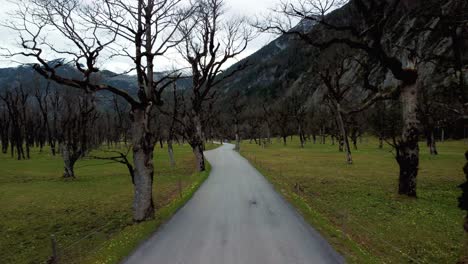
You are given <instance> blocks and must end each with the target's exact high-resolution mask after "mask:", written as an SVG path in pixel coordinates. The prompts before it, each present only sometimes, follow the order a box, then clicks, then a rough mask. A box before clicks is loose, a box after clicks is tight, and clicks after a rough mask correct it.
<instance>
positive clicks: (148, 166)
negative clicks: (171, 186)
mask: <svg viewBox="0 0 468 264" xmlns="http://www.w3.org/2000/svg"><path fill="white" fill-rule="evenodd" d="M149 108H150V107H149ZM150 110H151V109H141V108H136V109H133V110H132V143H133V164H134V175H133V177H134V191H135V196H134V200H133V220H134V221H135V222H143V221H145V220H149V219H153V218H154V203H153V175H154V166H153V151H154V145H155V142H154V137H153V135H152V133H151V132H150V130H149V124H148V122H149V119H150V115H149V113H150Z"/></svg>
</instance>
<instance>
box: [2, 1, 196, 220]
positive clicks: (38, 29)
mask: <svg viewBox="0 0 468 264" xmlns="http://www.w3.org/2000/svg"><path fill="white" fill-rule="evenodd" d="M191 14H192V9H190V8H189V9H187V10H186V9H182V1H180V0H169V1H166V0H165V1H157V0H138V1H131V2H128V1H123V0H96V1H91V2H84V1H79V0H72V1H68V0H67V1H64V0H29V1H25V2H19V3H18V8H17V12H16V17H15V18H16V20H15V21H12V22H11V23H10V24H9V27H10V28H11V29H13V30H15V31H16V32H17V33H18V34H19V36H20V37H19V41H20V46H19V47H18V48H19V49H20V51H10V52H9V54H8V55H9V56H12V57H13V56H23V57H29V58H33V59H35V60H36V61H37V64H36V65H35V66H34V69H35V70H36V71H37V72H38V73H39V74H40V75H41V76H43V77H44V78H46V79H48V80H51V81H54V82H56V83H58V84H62V85H65V86H69V87H73V88H77V89H81V90H83V91H86V92H89V93H94V92H100V91H108V92H110V93H113V94H115V95H117V96H119V97H121V98H122V99H124V100H125V101H126V102H127V103H128V104H129V105H130V106H131V110H130V114H131V124H132V145H133V161H134V179H135V181H134V189H135V198H134V203H133V218H134V221H136V222H141V221H145V220H147V219H151V218H153V217H154V204H153V198H152V184H153V174H154V166H153V149H154V145H155V139H154V134H153V132H152V125H153V124H152V123H153V118H152V116H151V115H152V110H153V108H154V107H155V106H156V105H159V104H161V103H162V102H161V100H160V95H161V93H162V92H163V90H164V89H165V88H166V87H167V86H168V85H170V84H169V82H170V81H168V79H167V78H164V77H162V78H160V79H159V80H155V67H156V65H155V59H156V58H159V57H161V56H163V55H164V54H165V53H167V51H168V50H169V49H171V48H173V47H175V46H176V45H178V44H179V43H180V42H181V41H182V39H183V37H184V36H176V31H177V29H178V28H179V26H180V25H181V23H182V22H183V21H185V20H186V19H187V18H188V17H189V16H190V15H191ZM49 30H53V31H54V32H55V33H56V34H59V35H60V37H61V39H63V41H64V43H65V44H64V46H65V47H63V46H59V45H52V43H51V42H50V41H49V40H48V39H47V38H45V36H46V34H47V33H48V31H49ZM116 42H120V43H124V45H116ZM45 51H47V52H45ZM106 53H107V54H108V55H109V54H113V56H123V57H126V58H128V59H129V60H130V61H132V62H133V67H132V68H133V69H134V70H135V72H136V74H137V87H138V88H137V89H138V90H137V91H135V93H134V94H137V96H138V98H134V97H133V96H131V95H130V94H129V93H128V92H127V91H125V90H123V89H120V88H118V87H115V86H112V85H109V84H106V83H103V82H102V81H99V80H97V82H93V80H96V79H97V78H96V76H97V74H98V73H99V72H100V69H99V67H98V64H99V62H100V61H102V59H103V57H105V56H106ZM50 54H53V55H50ZM53 56H60V57H66V58H67V60H65V61H64V62H63V63H57V64H51V63H50V61H51V60H52V58H53ZM63 65H69V66H73V67H74V68H75V70H76V72H77V75H78V76H74V77H70V76H66V75H64V74H62V73H61V72H60V71H59V70H60V69H61V68H62V67H63Z"/></svg>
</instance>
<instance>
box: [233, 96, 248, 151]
mask: <svg viewBox="0 0 468 264" xmlns="http://www.w3.org/2000/svg"><path fill="white" fill-rule="evenodd" d="M230 104H231V110H232V112H231V113H232V117H233V121H234V134H235V138H236V139H235V140H236V146H235V150H236V151H240V143H241V135H240V133H241V132H240V129H241V128H240V126H241V114H242V110H243V108H244V107H245V104H244V102H243V98H242V96H241V93H240V91H236V92H234V95H233V96H232V98H231V101H230Z"/></svg>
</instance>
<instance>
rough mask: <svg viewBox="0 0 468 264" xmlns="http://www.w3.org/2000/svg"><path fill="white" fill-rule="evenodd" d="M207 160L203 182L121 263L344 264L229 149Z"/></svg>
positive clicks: (268, 186) (261, 178)
mask: <svg viewBox="0 0 468 264" xmlns="http://www.w3.org/2000/svg"><path fill="white" fill-rule="evenodd" d="M206 157H207V159H208V160H209V162H210V163H211V165H212V172H211V175H210V177H209V178H208V179H207V181H206V182H205V183H204V184H203V185H202V186H201V187H200V189H199V190H198V191H197V192H196V193H195V195H194V197H193V198H192V199H191V200H190V201H189V202H188V203H187V204H186V205H185V206H184V207H183V208H182V209H181V210H180V211H178V212H177V213H176V214H175V215H174V217H173V218H172V219H171V220H170V221H169V222H168V223H167V224H166V225H164V226H163V227H162V228H161V229H160V230H159V231H158V232H156V233H155V234H154V235H153V236H152V237H151V238H150V239H148V240H147V241H146V242H144V243H143V244H142V245H141V246H140V247H139V248H137V249H136V250H135V252H133V254H132V255H131V256H130V257H128V258H127V259H126V260H125V261H124V263H127V264H134V263H135V264H137V263H138V264H150V263H151V264H275V263H277V264H294V263H297V264H299V263H304V264H313V263H320V264H321V263H344V259H343V258H342V257H341V256H340V255H338V254H337V253H336V252H335V251H334V250H333V249H332V248H331V247H330V246H329V244H328V243H327V242H326V241H325V240H324V239H323V238H322V237H321V236H320V235H319V234H318V233H317V232H316V231H315V230H314V229H312V228H311V227H310V226H309V225H308V224H307V223H306V222H305V221H304V220H303V219H302V217H301V216H300V215H299V214H298V213H297V212H296V211H295V209H294V208H292V207H291V206H290V205H289V204H288V203H287V202H285V201H284V200H283V198H282V197H280V196H279V195H278V194H277V193H276V192H275V190H274V189H273V187H272V186H271V185H270V184H269V183H268V182H267V181H266V180H265V178H264V177H263V176H262V175H261V174H260V173H259V172H258V171H257V170H256V169H255V168H253V167H252V166H251V165H250V164H249V162H248V161H247V160H245V159H244V158H242V157H241V156H240V155H239V154H238V153H236V152H235V151H234V150H233V145H230V144H225V145H223V146H222V147H220V148H218V149H215V150H211V151H208V152H206Z"/></svg>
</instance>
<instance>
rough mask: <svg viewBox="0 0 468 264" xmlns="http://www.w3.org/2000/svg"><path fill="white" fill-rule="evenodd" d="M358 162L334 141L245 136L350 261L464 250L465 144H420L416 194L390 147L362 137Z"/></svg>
mask: <svg viewBox="0 0 468 264" xmlns="http://www.w3.org/2000/svg"><path fill="white" fill-rule="evenodd" d="M358 147H359V150H357V151H354V152H353V158H354V161H355V164H354V165H351V166H349V165H346V163H345V158H344V154H343V153H340V152H338V151H337V146H331V145H330V144H325V145H320V144H316V145H314V144H312V143H309V144H307V146H306V148H305V149H301V148H300V147H299V144H298V142H297V141H296V139H294V140H293V141H292V142H288V146H283V145H282V144H281V143H279V142H277V141H276V140H275V141H274V143H273V144H272V145H270V146H269V147H267V148H265V149H263V148H261V147H260V146H257V145H255V144H248V143H246V142H245V143H244V144H243V146H242V148H241V149H242V154H243V155H244V156H245V157H246V158H248V159H249V160H250V161H251V162H252V163H253V164H254V165H255V166H256V167H257V168H258V169H259V170H260V171H261V172H262V173H263V174H264V175H265V176H266V177H267V178H268V179H269V180H270V182H272V183H273V185H274V186H275V187H276V189H277V190H278V191H279V192H281V193H282V194H283V195H284V196H285V198H286V199H288V200H289V201H290V202H291V203H292V204H294V205H295V206H296V207H297V208H298V210H299V211H300V212H301V213H302V214H303V215H304V218H305V219H306V220H307V221H309V222H310V223H311V224H312V225H313V226H314V227H315V228H317V229H318V230H319V231H320V232H321V233H322V234H323V235H324V236H325V237H326V238H327V239H328V240H329V241H330V243H332V245H333V246H334V247H335V248H336V249H337V250H338V251H340V252H341V253H342V254H343V255H344V256H345V257H346V258H347V260H348V261H349V262H350V263H455V262H456V260H457V259H458V258H459V256H460V254H461V253H462V252H461V250H462V245H463V239H464V233H463V230H462V228H461V224H462V219H463V212H461V211H460V210H459V209H458V208H457V197H458V196H459V195H460V191H459V189H458V188H457V186H458V185H459V184H460V183H461V182H463V178H464V177H463V174H462V170H461V168H462V167H463V164H464V157H463V154H464V151H465V149H466V148H467V145H466V143H464V142H462V141H448V142H445V143H442V144H439V151H440V155H438V156H436V157H434V156H430V155H428V154H427V153H428V150H427V149H426V148H425V146H424V144H421V164H420V174H419V177H418V196H419V197H418V199H407V198H405V197H401V196H398V195H397V194H396V193H397V185H398V182H397V179H398V166H397V164H396V162H395V160H394V158H393V154H392V153H391V152H390V151H391V149H390V147H388V146H387V147H385V148H384V149H378V148H377V142H376V141H375V140H373V139H365V140H364V142H363V143H362V144H360V145H359V146H358Z"/></svg>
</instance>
